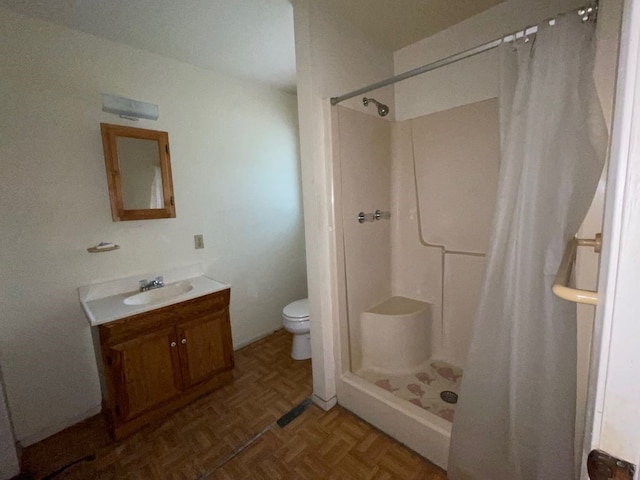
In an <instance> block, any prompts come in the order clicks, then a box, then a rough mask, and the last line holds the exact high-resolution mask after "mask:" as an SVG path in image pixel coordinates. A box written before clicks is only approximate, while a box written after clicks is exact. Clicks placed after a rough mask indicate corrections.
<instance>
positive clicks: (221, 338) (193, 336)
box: [176, 309, 233, 388]
mask: <svg viewBox="0 0 640 480" xmlns="http://www.w3.org/2000/svg"><path fill="white" fill-rule="evenodd" d="M176 331H177V333H178V341H179V342H180V361H181V366H182V381H183V385H184V388H188V387H190V386H192V385H195V384H197V383H200V382H202V381H204V380H207V379H209V378H210V377H211V376H212V375H213V374H215V373H216V372H218V371H221V370H225V369H228V368H232V367H233V349H232V345H231V327H230V324H229V312H228V310H227V309H224V310H218V311H216V312H207V313H204V312H203V313H200V315H199V316H198V317H197V318H194V319H193V320H187V321H184V322H181V323H179V324H178V325H177V327H176Z"/></svg>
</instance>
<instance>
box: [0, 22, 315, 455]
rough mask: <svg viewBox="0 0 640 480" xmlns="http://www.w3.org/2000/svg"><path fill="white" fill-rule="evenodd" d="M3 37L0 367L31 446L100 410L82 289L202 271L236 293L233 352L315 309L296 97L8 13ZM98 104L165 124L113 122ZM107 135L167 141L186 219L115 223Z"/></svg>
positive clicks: (18, 426) (0, 26) (21, 432)
mask: <svg viewBox="0 0 640 480" xmlns="http://www.w3.org/2000/svg"><path fill="white" fill-rule="evenodd" d="M0 30H1V31H2V32H3V39H2V42H1V43H0V57H1V58H2V59H3V74H2V76H1V79H0V89H1V94H0V112H2V113H1V115H2V121H1V122H0V159H1V162H2V175H1V176H0V200H1V203H2V205H3V215H2V219H1V220H0V236H1V242H0V243H1V244H2V249H1V250H0V252H1V253H0V255H1V258H2V260H1V265H2V268H1V270H0V271H1V273H0V292H1V293H0V296H1V302H0V303H1V304H2V308H3V313H2V316H1V317H0V329H1V334H0V364H1V365H2V369H3V372H4V380H5V384H6V392H7V396H8V400H9V407H10V410H11V412H12V418H13V421H14V425H15V430H16V435H17V437H18V440H21V441H22V442H23V443H30V442H32V441H33V440H37V439H39V438H41V437H42V436H44V435H47V434H50V433H53V432H54V431H56V430H57V429H60V428H62V427H65V426H67V425H69V424H70V423H73V422H75V421H76V420H79V419H81V418H83V417H84V416H86V415H88V414H90V413H93V412H95V411H96V410H97V409H99V406H100V391H99V383H98V376H97V371H96V364H95V358H94V354H93V346H92V342H91V337H90V331H89V326H88V323H87V321H86V320H85V318H84V315H83V313H82V310H81V308H80V305H79V302H78V297H77V292H76V288H77V287H78V286H80V285H85V284H88V283H92V282H96V281H99V280H107V279H113V278H119V277H124V276H128V275H133V274H138V273H145V272H149V271H162V270H163V269H169V268H172V267H179V266H183V265H187V264H192V263H201V264H203V266H204V269H205V271H206V273H207V274H208V275H210V276H212V277H214V278H216V279H219V280H222V281H225V282H229V283H231V284H232V285H233V286H232V294H231V319H232V330H233V338H234V343H235V345H240V344H244V343H247V342H249V341H251V340H252V339H255V338H257V337H260V336H262V335H265V334H268V333H270V332H271V331H273V330H275V329H277V328H279V327H280V325H281V310H282V307H283V306H284V305H286V304H287V303H288V302H290V301H292V300H296V299H299V298H303V297H305V296H306V294H307V292H306V277H305V260H304V240H303V231H302V211H301V195H300V184H299V182H300V180H299V178H300V177H299V173H300V172H299V161H298V136H297V115H296V97H295V96H293V95H290V94H285V93H282V92H279V91H276V90H273V89H269V88H265V87H261V86H256V85H252V84H249V83H245V82H240V81H236V80H234V79H231V78H225V77H223V76H220V75H217V74H215V73H213V72H210V71H205V70H201V69H198V68H195V67H192V66H189V65H187V64H182V63H179V62H177V61H174V60H170V59H167V58H163V57H160V56H157V55H152V54H149V53H146V52H143V51H140V50H135V49H132V48H129V47H125V46H123V45H119V44H115V43H111V42H108V41H105V40H102V39H99V38H97V37H94V36H91V35H87V34H83V33H79V32H74V31H71V30H68V29H65V28H62V27H57V26H53V25H51V24H48V23H46V22H42V21H36V20H31V19H27V18H25V17H21V16H18V15H16V14H14V13H12V12H10V11H7V10H4V9H2V10H0ZM103 92H105V93H112V94H116V95H122V96H125V97H128V98H133V99H137V100H141V101H147V102H151V103H155V104H158V105H159V107H160V118H159V120H158V121H157V122H152V121H144V120H143V121H140V122H130V121H127V120H122V119H120V118H118V117H116V116H114V115H109V114H104V113H102V112H101V97H100V94H101V93H103ZM100 122H109V123H121V124H128V125H134V126H137V127H142V128H151V129H157V130H164V131H168V132H169V137H170V138H169V141H170V144H171V150H172V156H171V161H172V169H173V180H174V182H173V183H174V188H175V198H176V210H177V218H175V219H163V220H152V221H137V222H116V223H114V222H112V221H111V212H110V208H109V197H108V191H107V182H106V177H105V168H104V159H103V153H102V143H101V137H100ZM200 233H202V234H204V241H205V246H206V247H205V249H203V250H195V249H194V243H193V235H194V234H200ZM100 241H112V242H115V243H118V244H120V246H121V249H120V250H118V251H116V252H110V253H101V254H89V253H87V251H86V248H87V247H89V246H91V245H95V244H96V243H98V242H100Z"/></svg>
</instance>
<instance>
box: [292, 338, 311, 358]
mask: <svg viewBox="0 0 640 480" xmlns="http://www.w3.org/2000/svg"><path fill="white" fill-rule="evenodd" d="M291 358H293V359H294V360H307V359H308V358H311V334H310V333H302V334H297V335H294V336H293V345H292V346H291Z"/></svg>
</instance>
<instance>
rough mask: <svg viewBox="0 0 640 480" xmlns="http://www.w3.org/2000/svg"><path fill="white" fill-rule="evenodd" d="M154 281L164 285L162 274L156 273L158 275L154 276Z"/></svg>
mask: <svg viewBox="0 0 640 480" xmlns="http://www.w3.org/2000/svg"><path fill="white" fill-rule="evenodd" d="M156 283H157V284H158V285H164V277H163V276H162V275H158V276H157V277H156Z"/></svg>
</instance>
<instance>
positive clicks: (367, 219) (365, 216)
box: [357, 212, 376, 223]
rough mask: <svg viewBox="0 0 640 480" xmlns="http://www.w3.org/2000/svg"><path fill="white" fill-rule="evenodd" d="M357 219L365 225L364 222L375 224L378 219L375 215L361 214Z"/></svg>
mask: <svg viewBox="0 0 640 480" xmlns="http://www.w3.org/2000/svg"><path fill="white" fill-rule="evenodd" d="M357 218H358V222H360V223H364V222H373V221H374V220H375V219H376V216H375V214H374V213H364V212H360V213H359V214H358V217H357Z"/></svg>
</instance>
